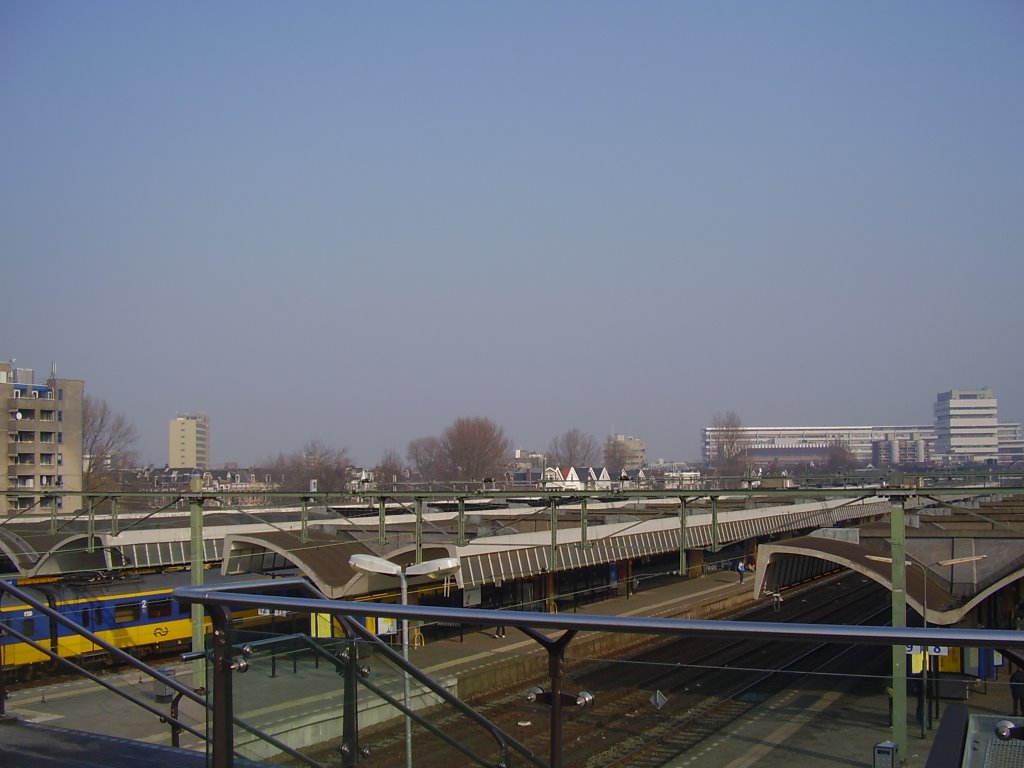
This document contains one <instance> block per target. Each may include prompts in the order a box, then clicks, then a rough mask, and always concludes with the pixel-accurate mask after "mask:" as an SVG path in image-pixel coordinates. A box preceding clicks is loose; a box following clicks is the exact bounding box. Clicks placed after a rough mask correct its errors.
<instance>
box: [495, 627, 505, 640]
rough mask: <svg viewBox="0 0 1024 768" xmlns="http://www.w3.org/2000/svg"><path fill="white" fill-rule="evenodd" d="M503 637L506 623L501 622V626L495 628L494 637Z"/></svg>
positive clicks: (497, 638)
mask: <svg viewBox="0 0 1024 768" xmlns="http://www.w3.org/2000/svg"><path fill="white" fill-rule="evenodd" d="M503 637H505V625H504V624H501V625H500V626H498V627H496V628H495V630H494V638H495V639H496V640H499V639H501V638H503Z"/></svg>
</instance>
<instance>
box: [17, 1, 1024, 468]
mask: <svg viewBox="0 0 1024 768" xmlns="http://www.w3.org/2000/svg"><path fill="white" fill-rule="evenodd" d="M1022 43H1024V4H1021V3H1019V2H1016V1H1006V2H998V1H995V2H983V3H965V2H959V1H957V2H906V3H890V2H864V3H820V2H811V1H810V0H808V1H807V2H775V3H732V2H710V1H709V2H701V3H698V2H689V3H684V2H640V3H624V2H595V1H593V0H588V1H587V2H561V3H542V2H522V3H505V4H498V3H477V2H454V1H453V2H438V3H419V2H391V3H355V2H323V3H321V2H303V3H274V2H244V3H243V2H218V3H206V2H175V3H139V2H104V1H102V0H98V1H93V2H36V1H35V0H32V1H27V0H6V2H4V3H2V4H0V104H2V107H0V109H2V119H0V254H2V259H3V270H2V275H3V278H2V291H0V297H2V298H0V306H3V308H4V312H3V315H4V318H5V319H4V323H3V325H2V328H0V356H2V357H4V358H10V357H16V358H17V359H18V364H19V365H21V366H27V367H34V368H36V369H37V372H38V374H37V375H45V373H46V372H47V371H48V370H49V366H50V362H51V361H55V362H56V363H57V367H58V374H59V375H62V376H66V377H70V378H81V379H84V380H85V381H86V388H87V392H88V393H90V394H92V395H95V396H98V397H102V398H104V399H106V400H107V401H109V402H110V403H111V405H113V406H114V407H115V408H116V409H117V410H120V411H122V412H124V413H125V414H126V415H128V416H129V417H130V418H131V419H132V420H133V421H134V422H135V424H136V426H137V428H138V430H139V432H140V436H141V440H140V445H139V447H140V449H141V453H142V457H143V459H145V460H146V461H150V462H153V463H163V462H165V461H166V460H167V446H166V439H167V438H166V435H167V422H168V420H169V419H171V418H173V417H174V416H175V414H176V413H179V412H193V411H203V412H205V413H207V414H208V415H209V417H210V419H211V425H212V433H213V434H212V443H213V461H214V463H215V464H216V465H218V466H219V465H221V464H223V463H224V462H228V461H237V462H239V463H242V464H247V463H255V462H259V461H261V460H263V459H265V458H267V457H269V456H272V455H275V454H276V453H277V452H279V451H285V452H288V451H292V450H296V449H298V448H299V447H300V446H301V445H302V444H303V443H304V442H306V441H308V440H311V439H319V440H321V441H323V442H326V443H328V444H331V445H334V446H336V447H347V448H348V449H349V451H350V453H351V455H352V458H353V459H355V460H356V461H357V462H360V463H363V464H366V465H372V464H373V463H375V462H377V461H378V459H379V458H380V456H381V454H382V452H383V451H384V450H385V449H388V448H393V449H395V450H397V451H398V452H399V453H401V454H402V455H404V454H405V448H406V445H407V443H408V441H409V440H410V439H413V438H416V437H422V436H427V435H436V434H439V433H440V432H441V431H442V430H443V429H444V428H445V427H446V426H447V425H448V424H450V423H451V422H452V421H453V420H454V419H455V418H457V417H460V416H486V417H488V418H491V419H493V420H494V421H496V422H497V423H498V424H500V425H502V426H503V427H504V428H505V430H506V432H507V433H508V434H509V435H510V436H511V437H512V438H513V440H514V442H515V444H516V445H517V446H519V447H523V448H529V449H543V448H545V447H546V446H547V445H548V443H549V441H550V440H551V438H552V437H554V436H555V435H557V434H560V433H562V432H564V431H565V430H567V429H571V428H579V429H582V430H584V431H587V432H590V433H592V434H594V435H595V436H596V437H598V438H599V439H603V438H604V437H605V436H606V435H607V434H609V433H612V432H618V433H625V434H632V435H638V436H641V437H644V438H645V439H646V440H647V443H648V448H649V457H650V458H651V459H652V460H654V459H657V458H659V457H665V458H695V457H697V456H698V455H699V436H700V429H701V428H702V427H703V426H704V425H705V424H707V423H708V422H709V421H710V419H711V417H712V415H713V414H714V413H715V412H718V411H726V410H734V411H736V412H737V413H738V414H739V415H740V417H741V418H742V419H743V421H744V423H746V424H749V425H769V424H770V425H793V424H803V423H808V424H820V423H845V424H870V423H876V424H877V423H908V422H910V423H930V422H931V421H932V412H931V408H932V403H933V401H934V399H935V394H936V393H937V392H939V391H940V390H945V389H950V388H954V387H977V386H984V385H988V386H991V387H992V388H993V389H994V390H995V393H996V396H997V397H998V398H999V404H1000V417H1001V419H1002V420H1004V421H1019V420H1021V419H1024V375H1022V374H1024V354H1022V351H1024V317H1022V311H1021V306H1022V301H1021V292H1022V288H1024V253H1022V247H1024V148H1022V142H1024V98H1022V93H1024V91H1022V83H1024V44H1022Z"/></svg>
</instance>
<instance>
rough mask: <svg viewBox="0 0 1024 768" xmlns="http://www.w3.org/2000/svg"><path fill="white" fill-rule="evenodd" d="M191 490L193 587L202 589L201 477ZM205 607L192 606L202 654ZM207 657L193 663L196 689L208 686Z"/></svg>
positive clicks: (195, 638) (194, 632)
mask: <svg viewBox="0 0 1024 768" xmlns="http://www.w3.org/2000/svg"><path fill="white" fill-rule="evenodd" d="M189 490H190V491H191V492H192V493H193V494H195V495H193V496H192V497H191V499H190V500H189V523H190V528H191V534H192V537H191V538H192V551H191V553H190V554H191V566H190V567H191V576H192V586H193V587H200V586H202V584H203V567H204V565H205V564H204V561H203V498H202V496H200V495H199V494H200V493H201V492H202V490H203V480H202V478H201V477H198V476H196V477H193V478H192V480H191V482H190V483H189ZM203 640H204V638H203V606H201V605H200V604H199V603H194V604H193V605H192V651H193V652H195V653H201V652H202V651H203V650H204V649H203ZM205 659H206V657H205V656H202V655H198V656H197V657H196V658H195V659H194V660H193V661H192V687H193V688H194V689H198V688H203V687H205V686H206V661H205Z"/></svg>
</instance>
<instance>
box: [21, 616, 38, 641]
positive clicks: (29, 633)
mask: <svg viewBox="0 0 1024 768" xmlns="http://www.w3.org/2000/svg"><path fill="white" fill-rule="evenodd" d="M21 633H22V634H23V635H25V636H26V637H35V636H36V619H35V617H34V616H33V617H31V618H28V619H22V622H21Z"/></svg>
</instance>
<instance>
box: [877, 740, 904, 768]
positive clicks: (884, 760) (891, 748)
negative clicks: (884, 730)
mask: <svg viewBox="0 0 1024 768" xmlns="http://www.w3.org/2000/svg"><path fill="white" fill-rule="evenodd" d="M898 748H899V745H898V744H897V743H896V742H895V741H880V742H878V743H877V744H875V755H874V759H873V760H872V761H871V768H896V752H897V751H898Z"/></svg>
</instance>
